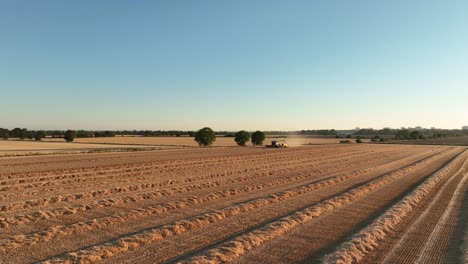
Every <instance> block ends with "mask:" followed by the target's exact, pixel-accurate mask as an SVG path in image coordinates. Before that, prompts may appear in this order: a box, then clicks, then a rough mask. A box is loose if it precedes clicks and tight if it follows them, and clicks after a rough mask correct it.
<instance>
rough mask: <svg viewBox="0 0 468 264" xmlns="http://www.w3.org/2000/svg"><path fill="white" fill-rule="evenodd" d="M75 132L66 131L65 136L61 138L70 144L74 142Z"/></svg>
mask: <svg viewBox="0 0 468 264" xmlns="http://www.w3.org/2000/svg"><path fill="white" fill-rule="evenodd" d="M75 137H76V132H75V131H74V130H70V129H69V130H67V131H66V132H65V136H64V137H63V138H64V139H65V140H66V141H67V142H72V141H73V140H75Z"/></svg>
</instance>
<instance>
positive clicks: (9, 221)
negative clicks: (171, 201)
mask: <svg viewBox="0 0 468 264" xmlns="http://www.w3.org/2000/svg"><path fill="white" fill-rule="evenodd" d="M363 162H364V161H363ZM363 162H361V163H360V162H354V163H352V165H348V166H343V165H342V164H338V163H337V164H334V167H332V168H335V169H336V168H340V169H346V168H350V167H352V166H361V165H362V164H363ZM330 170H331V169H329V170H325V169H324V168H321V169H317V170H316V171H315V173H317V174H323V173H326V172H328V171H330ZM282 173H284V171H283V170H280V171H279V172H278V174H279V175H281V174H282ZM271 175H273V173H272V172H268V173H267V174H255V175H250V176H241V177H237V178H234V179H228V180H219V181H214V182H210V183H207V184H202V185H200V184H198V185H189V186H188V187H185V188H178V187H175V188H172V189H169V190H162V191H156V192H145V193H142V194H138V195H136V194H134V195H130V196H123V197H116V198H110V199H102V200H99V201H93V202H92V203H90V204H89V203H88V204H84V205H78V206H72V207H70V206H66V207H61V208H57V209H55V210H48V211H37V212H34V213H32V214H27V215H16V216H14V217H5V218H0V226H3V227H6V226H9V225H17V224H26V223H30V222H32V221H37V220H39V219H49V218H52V217H58V216H62V215H69V214H75V213H78V212H84V211H87V210H91V209H94V208H100V207H108V206H115V205H118V204H122V203H130V202H136V201H141V200H148V199H154V198H157V197H162V196H167V195H172V194H180V193H185V192H190V191H192V190H199V189H204V188H211V187H216V186H220V185H223V184H224V185H225V184H229V183H236V182H245V181H249V180H252V179H257V178H261V177H264V176H271Z"/></svg>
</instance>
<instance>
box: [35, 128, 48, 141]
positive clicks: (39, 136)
mask: <svg viewBox="0 0 468 264" xmlns="http://www.w3.org/2000/svg"><path fill="white" fill-rule="evenodd" d="M45 136H46V132H45V131H42V130H40V131H36V134H34V139H35V140H36V141H40V140H42V139H43V138H45Z"/></svg>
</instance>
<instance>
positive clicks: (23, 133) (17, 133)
mask: <svg viewBox="0 0 468 264" xmlns="http://www.w3.org/2000/svg"><path fill="white" fill-rule="evenodd" d="M11 135H12V136H13V137H15V138H19V139H25V138H26V137H28V130H27V129H26V128H23V129H21V128H19V127H17V128H14V129H13V130H12V131H11Z"/></svg>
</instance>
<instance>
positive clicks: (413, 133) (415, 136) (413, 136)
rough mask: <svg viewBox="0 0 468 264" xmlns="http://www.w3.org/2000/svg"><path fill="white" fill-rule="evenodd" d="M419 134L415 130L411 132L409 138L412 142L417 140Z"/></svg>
mask: <svg viewBox="0 0 468 264" xmlns="http://www.w3.org/2000/svg"><path fill="white" fill-rule="evenodd" d="M420 135H421V134H420V133H419V131H417V130H415V131H411V133H410V134H409V137H410V138H411V139H413V140H416V139H418V138H419V136H420Z"/></svg>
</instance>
